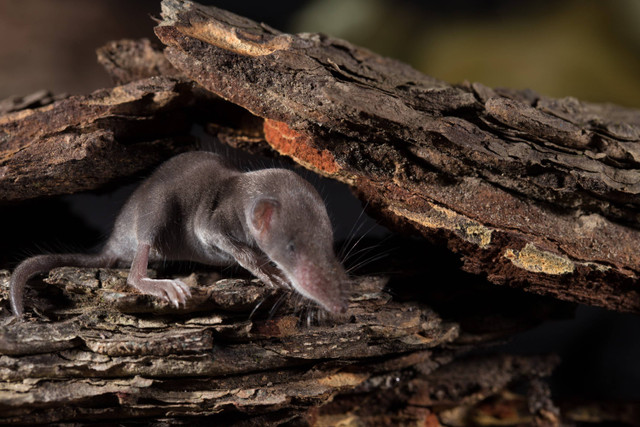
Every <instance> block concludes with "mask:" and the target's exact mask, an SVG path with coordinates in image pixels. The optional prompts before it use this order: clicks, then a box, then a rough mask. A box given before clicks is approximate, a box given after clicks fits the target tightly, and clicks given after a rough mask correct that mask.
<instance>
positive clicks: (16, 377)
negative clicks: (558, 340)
mask: <svg viewBox="0 0 640 427" xmlns="http://www.w3.org/2000/svg"><path fill="white" fill-rule="evenodd" d="M126 275H127V271H126V270H108V269H76V268H59V269H55V270H53V271H52V272H51V273H50V274H49V276H48V277H47V278H46V282H47V283H48V284H49V286H45V287H42V286H40V287H38V286H36V288H37V289H39V290H38V292H37V297H36V299H35V301H36V303H35V305H36V311H37V312H39V313H41V316H45V317H49V318H50V319H51V321H50V322H46V321H45V322H43V321H42V320H39V321H35V319H28V320H26V321H17V320H16V319H12V318H10V317H8V316H6V310H5V311H4V314H5V316H4V317H3V318H2V320H1V321H0V423H50V422H61V421H67V422H69V421H78V420H82V419H92V420H101V419H102V420H105V421H107V420H116V419H117V420H122V419H131V420H134V419H137V420H150V419H158V418H161V417H174V418H175V419H176V420H182V422H187V421H188V420H192V421H194V420H198V419H200V418H201V417H205V416H209V417H210V416H214V415H216V414H220V416H221V417H222V416H223V417H226V420H227V422H228V423H229V424H232V423H239V422H240V421H242V420H247V419H250V420H253V421H252V422H258V421H259V422H264V423H265V424H269V425H276V424H279V423H281V422H282V420H283V418H282V417H285V415H286V418H289V419H295V420H297V422H300V423H302V424H316V425H318V424H317V423H318V421H317V420H318V418H323V417H325V416H326V414H325V412H326V411H328V412H327V413H330V412H333V413H334V415H335V411H336V406H335V405H334V406H333V407H327V408H326V411H325V412H322V410H321V409H319V408H321V407H322V406H323V405H326V404H327V403H328V402H331V401H332V400H333V398H334V397H336V396H338V395H342V396H343V397H342V400H341V401H340V402H341V403H340V405H341V406H340V407H342V408H345V407H347V406H348V405H351V406H352V407H353V408H355V407H357V406H358V405H357V404H356V403H355V402H357V401H359V400H360V399H362V396H363V395H366V396H369V397H368V398H369V399H373V398H374V397H373V396H376V395H377V393H379V392H381V393H382V394H381V395H379V396H386V397H384V398H385V399H386V400H387V403H388V404H389V405H391V403H392V402H397V401H400V400H403V401H404V402H405V404H404V406H403V410H402V411H401V412H398V413H397V415H396V419H406V420H412V419H415V418H416V417H418V418H419V417H422V416H425V415H428V414H430V413H432V412H433V413H436V412H438V411H440V409H438V408H442V407H447V408H449V409H451V408H454V407H456V406H460V405H464V406H465V407H466V406H469V405H472V404H476V403H478V402H481V401H483V400H485V399H486V398H489V397H491V396H494V395H496V394H498V393H500V392H503V391H505V390H507V389H508V387H510V386H512V385H514V384H517V383H519V382H522V381H524V382H525V383H526V382H527V381H528V380H527V379H528V378H533V377H535V378H540V377H545V376H548V375H549V374H550V373H551V369H552V368H553V367H554V366H555V365H556V364H557V359H556V358H554V357H542V358H541V357H512V356H488V357H482V358H472V359H458V358H457V356H458V355H460V354H462V353H463V352H465V351H466V350H467V349H468V348H469V346H468V344H465V343H464V341H465V340H463V341H459V338H460V337H461V335H460V328H459V326H458V325H457V324H456V323H454V322H450V321H443V320H442V319H441V318H440V317H439V316H438V315H437V314H436V313H435V312H434V311H433V310H431V309H429V308H428V307H426V306H425V305H423V304H421V303H417V302H404V303H400V302H396V301H394V300H392V298H391V297H390V295H389V294H388V293H386V292H385V291H384V286H385V283H386V279H385V278H383V277H362V278H360V279H359V280H358V281H357V283H356V284H355V285H354V288H353V289H352V297H351V299H350V308H349V318H347V319H344V318H343V319H324V320H316V321H314V322H311V323H310V324H305V322H304V321H303V322H301V321H300V318H301V316H300V313H299V308H300V300H299V298H297V297H295V296H293V295H291V294H278V292H280V291H275V290H273V289H269V288H266V287H264V286H263V285H261V284H260V283H259V282H257V281H255V280H248V279H227V278H225V279H221V278H220V277H219V275H218V274H215V273H214V274H211V273H210V274H200V275H196V274H193V275H191V276H189V277H187V278H185V279H184V280H185V281H187V282H188V283H190V285H191V286H193V290H194V297H193V299H191V300H190V301H189V302H188V303H187V305H186V306H185V307H181V308H179V309H177V308H174V307H172V306H170V305H168V304H166V303H164V302H160V301H158V300H156V299H153V298H150V297H148V296H143V295H139V294H134V293H131V291H130V290H128V289H127V285H126ZM8 277H9V274H8V272H6V271H4V272H0V284H2V286H1V287H0V290H1V291H2V292H1V293H0V297H2V298H0V300H5V302H6V298H7V282H8ZM30 293H31V294H35V293H36V292H35V291H33V290H32V291H30ZM278 299H282V301H284V302H283V303H282V305H281V309H280V310H278V311H277V313H275V315H273V316H272V315H269V310H268V309H266V310H263V311H260V310H258V311H257V312H255V313H253V314H252V313H251V312H252V310H253V308H254V307H255V306H256V305H257V304H258V303H260V302H262V301H266V302H265V303H264V305H263V307H271V306H273V302H274V301H276V300H278ZM302 319H303V320H304V316H302ZM467 338H468V337H467ZM492 339H493V337H488V336H484V337H483V336H482V335H478V339H477V340H476V343H475V345H478V344H480V343H482V342H485V343H486V342H488V341H487V340H489V341H491V340H492ZM466 341H468V339H467V340H466ZM474 372H475V373H474ZM478 372H480V373H481V375H480V376H478V375H477V373H478ZM349 396H351V397H349ZM354 399H355V400H354ZM34 407H38V409H39V410H38V411H33V408H34ZM231 408H233V410H232V409H231ZM386 408H387V410H388V411H389V412H388V413H389V414H392V413H393V411H394V410H395V409H393V408H392V407H391V406H387V407H386ZM429 408H431V410H430V411H427V412H425V410H426V409H429ZM381 409H382V407H377V408H376V410H375V411H369V412H367V411H363V410H362V409H361V410H359V413H360V414H361V416H362V417H364V418H370V419H371V420H372V419H374V418H375V417H378V416H380V414H381V412H380V410H381ZM416 411H417V412H416ZM260 414H261V416H262V417H266V418H260V417H257V415H260ZM376 414H377V415H376ZM529 415H531V413H530V414H529ZM247 417H248V418H247ZM314 420H315V421H314Z"/></svg>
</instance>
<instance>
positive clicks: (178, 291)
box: [127, 243, 191, 307]
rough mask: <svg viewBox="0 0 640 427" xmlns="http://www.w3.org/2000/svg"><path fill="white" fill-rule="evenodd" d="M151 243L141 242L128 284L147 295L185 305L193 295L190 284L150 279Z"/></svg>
mask: <svg viewBox="0 0 640 427" xmlns="http://www.w3.org/2000/svg"><path fill="white" fill-rule="evenodd" d="M150 250H151V245H150V244H148V243H139V244H138V248H137V250H136V255H135V257H134V258H133V263H132V264H131V271H130V272H129V277H127V284H128V285H129V286H133V287H134V288H136V289H137V290H139V291H140V292H142V293H143V294H145V295H153V296H155V297H158V298H161V299H163V300H165V301H168V302H170V303H171V304H173V305H174V306H175V307H179V306H180V304H182V305H185V304H186V301H187V299H188V298H190V297H191V290H190V289H189V286H187V285H186V284H185V283H183V282H182V281H180V280H177V279H173V280H171V279H150V278H149V277H147V267H148V264H149V251H150Z"/></svg>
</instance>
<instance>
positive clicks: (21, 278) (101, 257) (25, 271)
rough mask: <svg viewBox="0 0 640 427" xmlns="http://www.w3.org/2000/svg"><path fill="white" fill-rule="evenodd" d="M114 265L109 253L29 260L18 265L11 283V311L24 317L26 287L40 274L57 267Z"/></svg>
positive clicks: (48, 256)
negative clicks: (23, 295)
mask: <svg viewBox="0 0 640 427" xmlns="http://www.w3.org/2000/svg"><path fill="white" fill-rule="evenodd" d="M112 264H113V261H112V257H111V256H110V255H109V254H107V253H100V254H95V255H87V254H52V255H38V256H34V257H32V258H27V259H25V260H24V261H22V262H21V263H20V264H18V266H17V267H16V269H15V270H14V271H13V274H12V275H11V280H10V281H9V295H10V299H11V310H12V311H13V314H14V315H15V316H17V317H21V316H22V314H23V313H24V305H23V303H22V293H23V291H24V287H25V285H26V284H27V280H29V279H30V278H31V277H33V276H35V275H36V274H38V273H45V272H47V271H49V270H51V269H52V268H55V267H65V266H71V267H108V266H110V265H112Z"/></svg>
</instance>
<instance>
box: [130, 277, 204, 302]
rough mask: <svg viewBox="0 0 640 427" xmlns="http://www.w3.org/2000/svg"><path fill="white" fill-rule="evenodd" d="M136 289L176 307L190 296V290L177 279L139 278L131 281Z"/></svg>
mask: <svg viewBox="0 0 640 427" xmlns="http://www.w3.org/2000/svg"><path fill="white" fill-rule="evenodd" d="M132 286H134V287H135V288H136V289H138V290H139V291H140V292H142V293H143V294H145V295H153V296H155V297H158V298H160V299H163V300H165V301H167V302H170V303H171V304H173V305H174V306H175V307H176V308H178V307H180V305H183V306H184V305H185V304H186V302H187V299H188V298H191V290H190V289H189V286H187V285H186V284H185V283H184V282H182V281H181V280H178V279H149V278H147V277H145V278H143V279H140V280H139V281H138V282H137V283H132Z"/></svg>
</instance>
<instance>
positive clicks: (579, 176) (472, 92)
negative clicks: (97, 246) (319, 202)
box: [0, 0, 640, 426]
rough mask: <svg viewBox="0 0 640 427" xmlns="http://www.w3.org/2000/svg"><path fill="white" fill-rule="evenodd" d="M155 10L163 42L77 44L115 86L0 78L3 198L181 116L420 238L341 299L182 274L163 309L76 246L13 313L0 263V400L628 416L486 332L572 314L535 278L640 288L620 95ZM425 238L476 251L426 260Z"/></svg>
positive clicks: (165, 132) (133, 409) (139, 165)
mask: <svg viewBox="0 0 640 427" xmlns="http://www.w3.org/2000/svg"><path fill="white" fill-rule="evenodd" d="M162 18H163V19H162V22H161V23H160V25H159V26H158V27H157V28H156V33H157V35H158V37H159V39H160V40H161V42H162V43H164V44H165V45H166V50H164V52H163V51H162V50H161V49H160V48H158V47H157V46H154V45H152V44H151V43H150V42H148V41H144V40H142V41H131V40H127V41H120V42H112V43H109V44H108V45H107V46H105V47H103V48H101V49H100V50H99V53H98V57H99V61H100V62H101V63H102V64H103V65H104V66H105V68H106V69H107V71H108V72H109V73H110V74H111V76H112V77H113V79H114V82H115V84H116V85H117V86H115V87H113V88H109V89H104V90H100V91H97V92H94V93H93V94H89V95H78V96H71V97H69V96H54V95H51V94H49V93H47V92H39V93H36V94H33V95H30V96H26V97H22V98H12V99H9V100H5V101H2V102H0V202H3V203H7V202H11V203H16V202H19V201H22V200H27V199H32V198H38V197H43V196H52V195H58V194H68V193H74V192H78V191H83V190H91V189H100V188H104V187H105V186H107V185H110V184H112V183H114V182H116V181H117V180H119V179H121V178H123V177H126V176H130V175H132V174H134V173H137V172H139V171H142V170H146V169H149V168H150V167H152V166H153V165H155V164H157V163H158V162H160V161H161V160H162V159H164V158H166V157H168V156H170V155H172V154H174V153H177V152H180V151H182V150H185V149H189V148H191V147H193V143H194V138H193V137H192V136H191V135H190V132H191V129H192V125H193V124H194V123H199V124H202V125H204V126H205V129H206V130H207V131H208V132H210V133H212V134H214V135H215V136H216V137H218V139H219V140H221V141H222V142H224V143H227V144H229V145H232V146H234V147H238V148H242V149H244V150H246V151H250V152H254V153H259V154H265V155H272V156H277V155H284V156H289V157H290V158H292V159H293V160H294V161H295V162H297V163H299V164H301V165H303V166H305V167H307V168H309V169H311V170H314V171H316V172H319V173H321V174H323V175H325V176H328V177H331V178H334V179H337V180H340V181H342V182H345V183H347V184H349V185H350V186H351V187H352V188H353V189H354V192H355V193H356V194H357V195H358V197H360V199H361V200H362V201H363V202H365V201H366V202H368V205H367V210H368V212H369V213H370V214H372V215H374V216H376V217H377V218H378V219H380V220H382V221H384V223H385V224H387V225H388V226H389V227H390V228H391V229H392V230H395V231H404V232H408V233H410V234H413V235H418V236H423V237H426V238H427V239H428V240H430V241H433V242H436V243H437V244H438V245H436V246H429V249H428V250H425V249H424V247H423V246H420V245H423V244H422V243H420V244H418V246H416V247H413V246H412V245H414V244H416V242H415V241H413V242H412V243H409V241H405V242H402V243H401V244H399V247H400V248H401V250H400V251H399V253H396V254H395V255H394V257H391V259H390V260H388V262H389V266H391V267H393V268H390V269H391V270H393V271H395V272H396V273H399V274H395V275H394V274H392V275H389V274H384V275H367V274H365V275H363V276H361V277H358V278H357V280H356V284H355V285H354V286H353V288H352V289H351V290H350V291H351V292H350V294H351V298H350V308H349V312H348V315H347V316H345V317H343V318H336V319H331V318H326V316H320V318H319V319H318V320H314V319H315V315H313V316H311V317H310V319H311V318H313V319H311V320H310V321H309V322H307V321H306V320H307V318H308V316H309V315H310V314H309V313H314V310H313V309H310V308H309V307H306V306H305V305H304V304H302V303H301V300H300V298H298V297H295V296H292V295H290V294H287V293H283V292H282V291H275V290H272V289H267V288H265V287H263V286H262V285H261V284H260V283H258V282H256V281H251V280H250V279H247V278H246V277H245V278H238V277H237V276H236V275H231V276H228V277H225V278H221V277H220V276H219V275H218V274H214V273H207V272H202V273H194V274H192V275H191V276H189V277H188V278H186V279H185V280H186V281H187V282H188V283H189V284H190V285H191V286H193V288H194V298H193V299H192V300H191V301H189V303H188V304H187V306H186V307H184V308H180V309H175V308H172V307H170V306H168V305H166V304H164V303H161V302H158V301H156V300H154V299H152V298H150V297H145V296H141V295H138V294H136V293H135V291H132V290H131V289H129V288H127V287H126V274H127V272H126V271H124V270H107V269H76V268H61V269H56V270H53V271H52V272H51V273H50V274H49V275H48V276H47V277H46V278H45V279H44V281H43V280H41V279H38V278H36V279H34V280H32V281H31V282H30V285H29V288H28V289H27V294H26V298H27V306H28V307H30V309H29V312H28V316H27V318H26V319H25V320H23V321H18V320H16V319H12V318H11V317H10V315H9V313H8V301H7V296H8V288H7V287H8V279H9V274H10V273H9V272H8V271H6V270H4V271H2V270H0V423H26V424H28V423H51V422H80V423H81V422H85V421H91V422H99V421H104V422H107V423H109V422H114V421H117V422H127V421H130V422H134V423H135V422H141V421H142V422H145V421H147V422H164V423H178V424H180V423H183V424H184V423H192V422H201V423H218V424H221V425H317V426H323V425H337V424H343V425H434V426H436V425H440V424H441V423H442V424H447V425H465V424H469V423H475V424H476V425H495V424H501V425H505V424H511V425H515V424H520V425H527V424H537V425H558V424H560V423H562V422H572V421H576V420H583V421H584V420H585V419H586V418H585V416H586V415H585V414H586V413H588V417H587V418H588V419H589V421H592V422H600V421H607V420H617V421H623V422H629V423H631V424H633V422H634V421H633V419H634V415H637V413H639V412H640V410H639V409H638V405H637V404H622V403H621V404H620V405H618V406H616V405H608V404H605V403H601V404H600V403H599V404H593V403H589V402H586V403H584V404H581V403H579V402H559V403H558V402H555V403H554V401H552V399H551V397H550V391H549V388H548V386H547V385H546V383H545V382H544V381H543V378H545V377H547V376H549V375H550V373H551V371H552V369H553V368H554V367H555V366H556V365H557V363H558V359H557V357H555V356H553V355H548V356H513V355H509V354H499V353H496V352H493V351H491V350H490V348H489V347H488V346H490V345H492V344H495V343H496V342H500V341H501V340H504V339H505V338H508V337H510V336H512V335H513V334H514V333H516V332H518V331H522V330H524V329H527V328H529V327H531V326H534V325H536V324H539V323H540V322H541V321H544V320H548V319H553V318H558V317H566V316H567V315H569V314H570V313H571V311H572V307H573V305H572V304H566V303H562V302H558V301H554V300H553V299H552V298H556V299H561V300H566V301H570V302H573V303H586V304H592V305H599V306H603V307H606V308H609V309H612V310H618V311H630V312H635V313H638V312H640V294H639V286H640V284H639V283H638V278H637V276H638V274H639V272H640V255H639V253H640V252H638V250H637V248H638V247H639V243H640V214H639V211H638V207H639V205H640V197H639V196H638V193H639V192H640V172H639V163H640V113H639V112H638V111H635V110H630V109H624V108H621V107H617V106H614V105H601V104H590V103H586V102H582V101H579V100H576V99H572V98H566V99H561V100H555V99H550V98H546V97H543V96H540V95H538V94H535V93H533V92H530V91H511V90H505V89H491V88H487V87H485V86H483V85H481V84H477V83H473V84H471V83H464V84H460V85H451V84H448V83H445V82H442V81H438V80H436V79H433V78H430V77H428V76H425V75H423V74H421V73H419V72H418V71H416V70H414V69H412V68H411V67H409V66H407V65H406V64H402V63H400V62H398V61H395V60H392V59H389V58H383V57H380V56H378V55H376V54H374V53H372V52H369V51H367V50H365V49H362V48H359V47H357V46H353V45H351V44H350V43H348V42H346V41H342V40H337V39H333V38H330V37H327V36H323V35H318V34H297V35H292V34H284V33H281V32H279V31H277V30H274V29H272V28H270V27H269V26H268V25H265V24H258V23H255V22H252V21H250V20H248V19H245V18H242V17H239V16H236V15H233V14H231V13H229V12H226V11H223V10H220V9H216V8H213V7H203V6H199V5H197V4H195V3H191V2H187V1H179V0H164V1H163V17H162ZM444 246H447V247H448V248H449V249H450V250H451V251H453V252H454V253H456V254H458V255H456V256H460V257H461V259H462V267H463V269H465V270H466V271H467V272H471V273H474V274H476V276H475V277H474V276H472V275H469V274H464V273H461V272H460V271H458V269H457V265H455V264H456V263H455V261H456V260H454V262H452V263H451V265H448V264H442V265H441V260H440V259H441V257H439V256H437V255H438V254H435V252H438V251H439V252H440V255H442V254H443V253H445V252H446V251H445V250H443V247H444ZM382 249H383V248H381V250H382ZM387 267H388V266H387V265H385V269H386V268H387ZM443 269H449V271H445V272H444V273H445V275H444V276H443V275H441V274H435V273H436V272H438V273H442V272H443ZM169 276H171V277H173V276H175V275H172V274H169ZM436 277H438V278H436ZM442 277H446V279H444V280H443V279H442ZM484 277H487V278H488V279H489V281H490V282H493V283H495V284H508V285H510V287H513V288H517V289H519V290H522V289H524V290H527V291H531V292H534V293H538V294H542V295H544V296H538V295H531V294H528V295H527V294H524V293H522V292H517V291H515V290H513V289H509V288H507V287H497V286H488V285H485V284H483V283H482V282H483V278H484ZM386 286H389V289H388V290H387V288H386ZM256 306H258V309H257V310H255V312H254V308H255V307H256ZM272 307H275V309H274V310H273V312H270V309H271V308H272ZM470 350H481V353H483V354H484V356H478V355H476V356H473V357H470V356H467V354H468V352H469V351H470ZM585 380H586V379H585Z"/></svg>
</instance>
